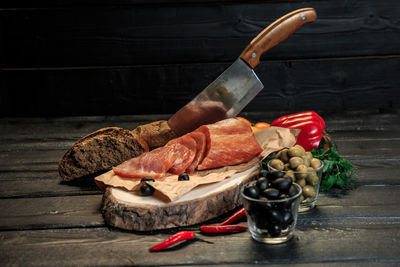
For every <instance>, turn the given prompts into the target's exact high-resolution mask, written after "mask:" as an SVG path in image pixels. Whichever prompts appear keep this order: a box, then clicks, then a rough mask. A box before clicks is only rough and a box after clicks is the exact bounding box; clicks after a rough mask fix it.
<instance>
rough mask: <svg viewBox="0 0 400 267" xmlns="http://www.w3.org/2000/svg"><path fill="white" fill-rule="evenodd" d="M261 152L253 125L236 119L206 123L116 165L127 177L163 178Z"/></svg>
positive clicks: (220, 164) (237, 161)
mask: <svg viewBox="0 0 400 267" xmlns="http://www.w3.org/2000/svg"><path fill="white" fill-rule="evenodd" d="M261 152H262V149H261V147H260V145H259V144H258V142H257V140H256V138H255V136H254V134H253V132H252V130H251V127H250V126H248V125H247V124H246V123H245V122H243V121H240V120H237V119H226V120H222V121H219V122H217V123H214V124H209V125H203V126H201V127H199V128H197V129H196V130H195V131H193V132H191V133H188V134H186V135H184V136H181V137H179V138H176V139H173V140H171V141H169V142H168V143H167V144H166V145H165V146H164V147H162V148H158V149H155V150H153V151H150V152H145V153H143V154H142V155H140V156H138V157H136V158H132V159H130V160H127V161H125V162H123V163H121V164H120V165H118V166H116V167H113V171H114V173H115V174H116V175H119V176H121V177H126V178H143V177H153V178H155V179H158V178H161V177H163V176H165V175H166V174H167V172H168V173H172V174H181V173H183V172H187V173H189V174H191V173H193V172H194V171H195V170H196V169H197V170H207V169H213V168H218V167H223V166H229V165H236V164H239V163H243V162H247V161H249V160H251V159H253V158H254V157H256V156H257V155H259V154H260V153H261Z"/></svg>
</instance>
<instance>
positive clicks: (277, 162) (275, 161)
mask: <svg viewBox="0 0 400 267" xmlns="http://www.w3.org/2000/svg"><path fill="white" fill-rule="evenodd" d="M283 165H284V164H283V162H282V160H280V159H273V160H271V161H270V163H269V166H271V167H272V168H274V169H275V170H278V171H283Z"/></svg>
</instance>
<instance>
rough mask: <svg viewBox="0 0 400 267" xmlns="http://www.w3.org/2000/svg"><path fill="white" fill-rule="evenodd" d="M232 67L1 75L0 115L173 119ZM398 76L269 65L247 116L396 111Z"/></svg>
mask: <svg viewBox="0 0 400 267" xmlns="http://www.w3.org/2000/svg"><path fill="white" fill-rule="evenodd" d="M228 66H229V64H226V63H213V64H211V63H210V64H175V65H153V66H152V65H149V66H133V67H115V68H105V69H102V68H100V69H97V68H82V69H34V70H4V76H5V90H7V91H8V93H7V94H8V95H7V98H6V99H1V101H2V103H1V106H0V112H1V114H2V115H3V116H49V115H50V116H65V115H71V116H77V115H118V114H160V113H161V114H173V113H175V112H176V111H177V110H178V109H180V108H181V107H182V106H183V105H185V104H186V103H187V102H189V100H191V99H192V98H193V97H194V96H195V95H196V94H197V93H198V92H200V91H201V90H202V89H203V88H205V87H206V86H207V85H208V84H209V83H210V82H212V81H213V80H214V79H215V78H216V77H217V76H218V75H219V74H220V73H222V72H223V71H224V70H225V68H226V67H228ZM365 66H368V68H367V69H366V68H365ZM399 68H400V57H398V56H393V57H383V58H382V57H376V58H341V59H320V60H298V61H264V62H262V63H261V64H260V66H258V67H257V70H256V72H257V73H258V74H259V78H260V80H261V81H262V82H263V83H264V86H265V89H264V90H262V91H261V92H260V94H259V95H258V96H257V97H256V98H254V100H253V101H252V102H251V103H250V104H249V105H248V106H247V107H246V108H245V109H244V111H245V112H267V111H284V112H292V111H297V110H307V109H316V110H320V109H322V110H330V111H334V110H357V109H358V110H360V109H379V108H397V109H398V108H399V107H400V106H399V103H400V99H399V98H400V92H399V90H398V88H399V87H400V80H399V78H398V75H397V73H396V72H394V71H393V70H394V69H399ZM307 77H312V78H307ZM33 88H36V89H37V88H40V90H36V89H35V90H34V89H33ZM21 94H23V95H24V98H22V99H21V97H19V96H20V95H21ZM71 107H73V108H71Z"/></svg>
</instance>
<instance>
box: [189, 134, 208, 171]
mask: <svg viewBox="0 0 400 267" xmlns="http://www.w3.org/2000/svg"><path fill="white" fill-rule="evenodd" d="M189 135H190V136H191V137H192V138H193V139H194V140H195V141H196V144H197V146H196V156H195V157H194V159H193V161H192V163H191V164H190V165H189V167H187V168H186V171H185V172H186V173H188V174H191V173H193V172H194V171H195V169H196V167H197V165H199V163H200V162H202V161H203V158H204V153H205V151H206V136H205V134H204V133H202V132H200V131H194V132H191V133H189Z"/></svg>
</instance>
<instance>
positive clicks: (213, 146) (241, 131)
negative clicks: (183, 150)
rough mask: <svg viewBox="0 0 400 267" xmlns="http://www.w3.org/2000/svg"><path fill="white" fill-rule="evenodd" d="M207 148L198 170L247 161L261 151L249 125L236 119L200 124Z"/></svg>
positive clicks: (199, 129)
mask: <svg viewBox="0 0 400 267" xmlns="http://www.w3.org/2000/svg"><path fill="white" fill-rule="evenodd" d="M196 131H201V132H202V133H204V134H205V135H206V139H207V148H206V153H205V157H204V159H203V161H202V162H201V163H200V164H199V165H198V166H197V169H198V170H207V169H213V168H218V167H223V166H229V165H236V164H240V163H244V162H247V161H249V160H251V159H252V158H254V157H256V156H257V155H259V154H260V153H261V152H262V148H261V147H260V145H259V143H258V142H257V140H256V138H255V136H254V134H253V132H252V130H251V127H250V126H249V125H247V124H246V123H245V122H243V121H241V120H237V119H226V120H223V121H219V122H217V123H214V124H211V125H203V126H200V127H199V128H198V129H197V130H196Z"/></svg>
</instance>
